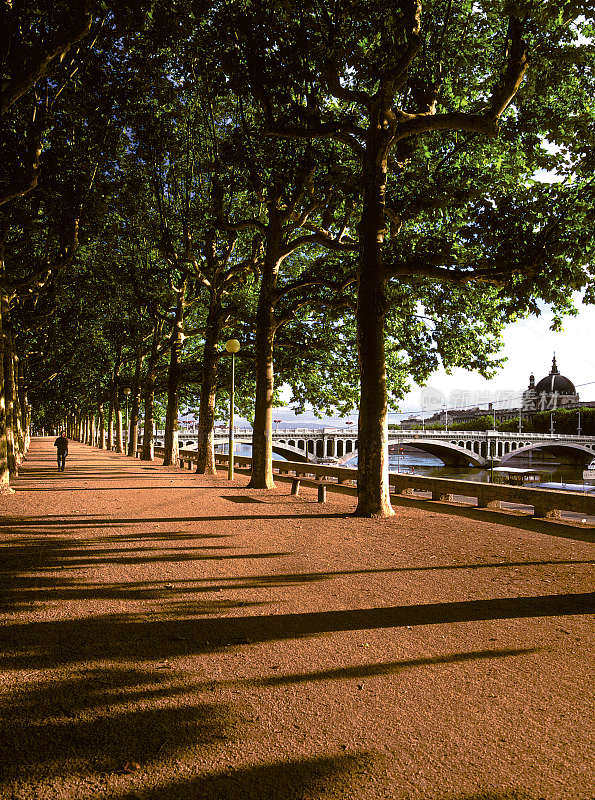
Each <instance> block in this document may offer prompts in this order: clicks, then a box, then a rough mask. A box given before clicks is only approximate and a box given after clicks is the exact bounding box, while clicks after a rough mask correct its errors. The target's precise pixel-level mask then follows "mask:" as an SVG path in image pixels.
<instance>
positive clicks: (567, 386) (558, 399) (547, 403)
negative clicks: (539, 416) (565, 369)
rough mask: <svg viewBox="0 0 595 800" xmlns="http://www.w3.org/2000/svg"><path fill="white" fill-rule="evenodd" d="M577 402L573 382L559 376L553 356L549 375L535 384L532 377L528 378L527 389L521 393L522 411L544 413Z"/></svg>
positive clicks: (577, 398) (577, 397)
mask: <svg viewBox="0 0 595 800" xmlns="http://www.w3.org/2000/svg"><path fill="white" fill-rule="evenodd" d="M578 401H579V396H578V394H577V393H576V389H575V388H574V384H573V382H572V381H571V380H569V379H568V378H565V377H564V375H560V370H559V369H558V365H557V364H556V356H555V355H554V358H553V360H552V369H551V371H550V374H549V375H546V377H545V378H542V379H541V380H540V381H539V382H538V383H537V384H536V383H535V376H534V375H531V376H530V377H529V388H528V389H527V390H526V391H525V392H523V411H545V410H549V409H553V408H560V407H562V406H568V405H573V404H575V403H578Z"/></svg>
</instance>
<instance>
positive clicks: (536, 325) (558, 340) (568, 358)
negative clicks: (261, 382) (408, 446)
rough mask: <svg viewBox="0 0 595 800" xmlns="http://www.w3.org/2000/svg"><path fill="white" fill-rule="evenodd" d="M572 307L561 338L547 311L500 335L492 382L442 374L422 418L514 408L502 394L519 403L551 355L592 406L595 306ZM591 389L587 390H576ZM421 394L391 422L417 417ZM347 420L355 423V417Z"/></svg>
mask: <svg viewBox="0 0 595 800" xmlns="http://www.w3.org/2000/svg"><path fill="white" fill-rule="evenodd" d="M576 302H577V306H578V308H579V314H578V316H576V317H566V318H565V320H564V328H563V330H562V331H560V332H559V333H555V332H553V331H552V330H550V326H551V322H552V314H551V313H550V312H549V311H547V310H546V311H544V313H542V315H541V316H539V317H529V318H528V319H526V320H522V321H521V322H517V323H514V324H513V325H509V326H508V327H507V328H506V330H505V332H504V337H503V340H504V344H503V348H502V351H501V353H502V355H503V356H505V357H506V359H507V361H506V362H505V364H504V366H503V367H502V369H501V370H500V371H499V372H498V373H497V375H496V376H495V377H494V378H493V379H492V380H491V381H487V380H485V379H484V378H482V377H481V376H480V375H478V374H477V373H474V372H468V371H467V370H463V369H455V370H453V373H452V374H451V375H447V374H446V373H445V372H444V371H443V370H440V371H437V372H435V373H434V374H433V375H432V376H431V377H430V379H429V381H428V384H427V387H428V389H432V390H436V391H437V392H438V393H441V394H442V398H443V399H442V400H440V401H433V402H432V401H426V409H428V410H426V412H425V415H426V416H428V415H430V413H431V411H430V410H429V408H434V409H436V410H437V409H438V408H440V406H441V405H442V403H443V402H444V399H446V401H447V402H448V404H449V407H451V408H453V407H457V408H460V407H467V406H473V405H476V404H478V403H486V402H488V401H489V400H492V401H495V402H496V404H497V405H496V407H497V408H506V407H514V406H517V405H518V403H516V402H514V401H513V402H510V401H509V400H506V393H507V392H508V393H510V394H511V395H514V396H515V397H518V396H519V395H520V394H521V393H522V392H523V391H524V390H525V389H526V388H527V385H528V383H529V374H530V373H531V372H534V374H535V380H536V381H538V380H540V379H541V378H543V377H544V376H545V375H547V374H548V373H549V371H550V367H551V364H552V356H553V354H554V352H555V354H556V360H557V362H558V369H559V370H560V372H561V373H562V375H565V376H566V377H567V378H570V380H571V381H572V382H573V383H574V384H575V386H576V387H577V391H578V393H579V395H580V397H581V399H582V400H595V306H585V305H583V304H582V303H580V299H578V298H577V301H576ZM589 383H590V384H591V385H587V386H581V385H580V384H589ZM422 392H423V390H422V389H421V388H420V387H417V386H415V387H413V389H412V391H411V392H410V393H409V394H408V395H407V396H406V397H405V398H404V399H403V401H402V403H401V409H402V412H403V413H402V414H396V415H393V414H391V415H390V418H391V420H397V419H399V418H401V417H402V416H403V415H404V416H409V413H411V412H418V411H420V409H422V407H423V405H424V401H423V395H422ZM462 393H467V398H468V399H467V401H463V402H461V400H460V398H461V396H462ZM288 396H289V394H288ZM437 396H439V395H437ZM457 401H458V402H457ZM428 406H429V408H428ZM274 416H275V418H276V419H282V420H284V421H285V420H287V421H288V422H292V423H294V424H295V423H299V422H302V423H303V424H307V422H308V421H309V420H312V421H316V422H318V423H319V424H320V422H321V420H316V418H315V417H314V416H313V415H312V414H311V413H306V414H303V415H301V416H299V417H296V416H295V414H294V413H293V412H292V411H291V409H290V408H288V407H285V408H279V409H276V410H275V414H274ZM345 419H350V420H352V421H354V422H356V421H357V414H353V415H350V416H349V417H346V418H345ZM325 420H326V421H328V422H329V423H331V424H336V423H337V422H338V419H337V418H333V419H332V420H331V419H327V418H325ZM325 420H322V422H324V421H325Z"/></svg>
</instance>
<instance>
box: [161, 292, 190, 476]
mask: <svg viewBox="0 0 595 800" xmlns="http://www.w3.org/2000/svg"><path fill="white" fill-rule="evenodd" d="M184 294H185V287H184V288H182V289H181V290H179V291H178V299H177V303H176V318H175V322H174V328H173V330H172V334H171V346H170V351H169V370H168V373H167V414H166V417H165V441H164V443H163V445H164V451H165V452H164V454H163V466H164V467H169V466H171V465H175V466H177V465H178V462H179V458H180V445H179V442H178V386H179V383H180V355H181V352H182V342H183V328H184Z"/></svg>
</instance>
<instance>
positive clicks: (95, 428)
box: [89, 414, 97, 447]
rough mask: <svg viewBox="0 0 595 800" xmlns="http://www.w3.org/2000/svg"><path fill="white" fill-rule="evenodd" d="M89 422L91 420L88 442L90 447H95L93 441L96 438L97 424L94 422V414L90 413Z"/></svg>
mask: <svg viewBox="0 0 595 800" xmlns="http://www.w3.org/2000/svg"><path fill="white" fill-rule="evenodd" d="M90 422H91V435H90V436H89V444H90V445H91V447H95V442H96V440H97V426H96V424H95V414H91V417H90Z"/></svg>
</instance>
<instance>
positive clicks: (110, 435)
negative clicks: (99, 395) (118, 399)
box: [107, 389, 114, 450]
mask: <svg viewBox="0 0 595 800" xmlns="http://www.w3.org/2000/svg"><path fill="white" fill-rule="evenodd" d="M112 398H113V390H112V389H110V401H109V403H108V406H107V449H108V450H111V449H112V447H113V444H114V406H113V401H112Z"/></svg>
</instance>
